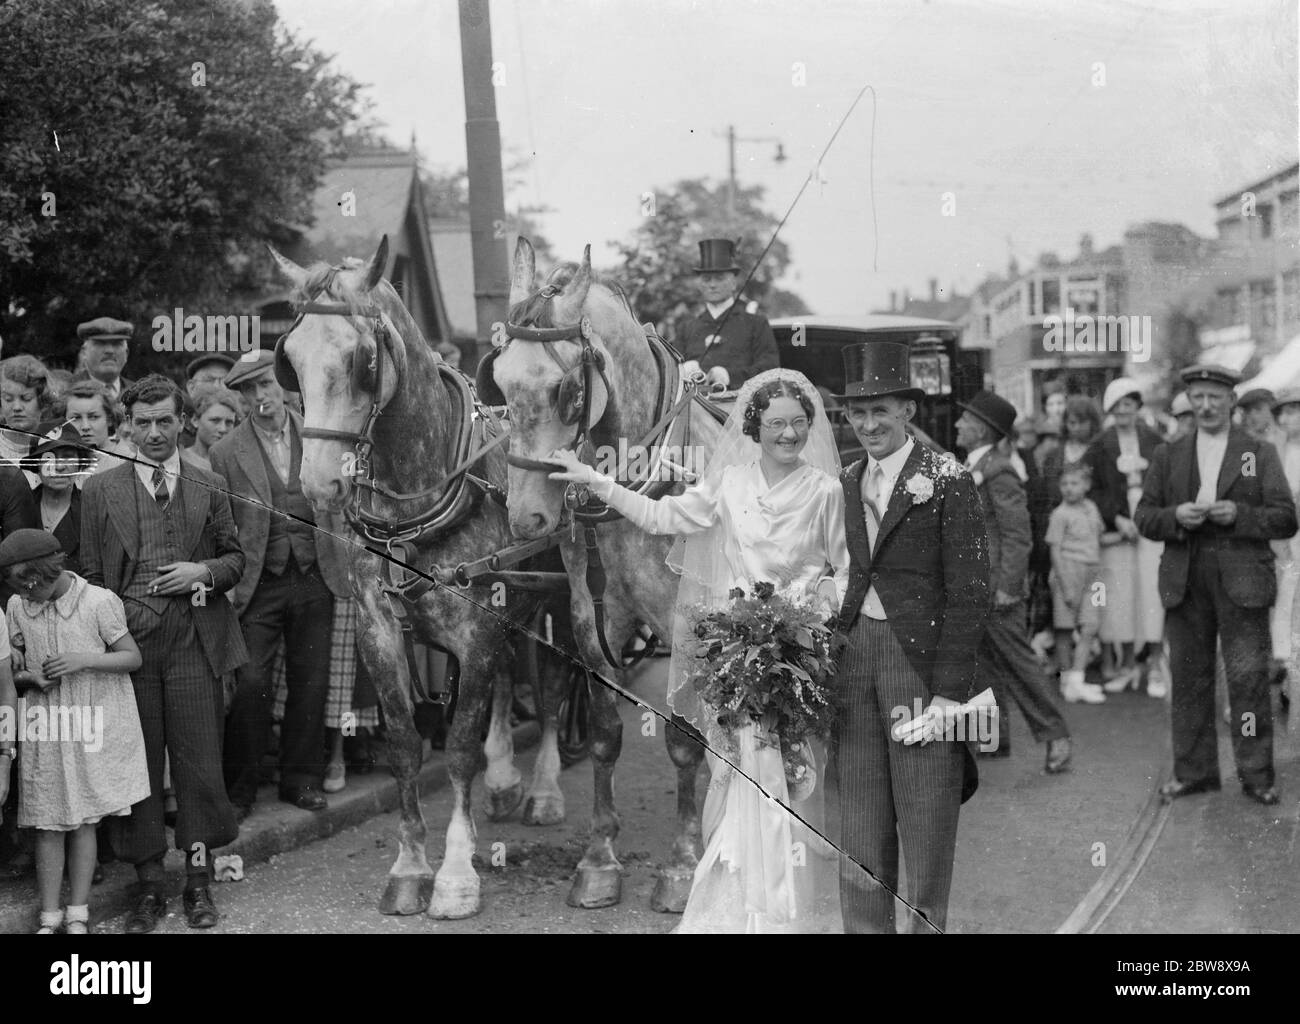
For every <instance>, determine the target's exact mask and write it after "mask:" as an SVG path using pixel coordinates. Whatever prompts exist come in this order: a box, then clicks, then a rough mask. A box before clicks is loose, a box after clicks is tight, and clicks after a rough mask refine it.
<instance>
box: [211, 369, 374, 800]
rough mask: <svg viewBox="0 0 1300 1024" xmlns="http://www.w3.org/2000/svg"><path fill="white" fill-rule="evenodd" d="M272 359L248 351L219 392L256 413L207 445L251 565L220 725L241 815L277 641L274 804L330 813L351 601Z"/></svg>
mask: <svg viewBox="0 0 1300 1024" xmlns="http://www.w3.org/2000/svg"><path fill="white" fill-rule="evenodd" d="M274 365H275V357H274V355H273V354H272V353H271V352H270V351H269V350H266V349H262V350H258V351H254V352H248V353H246V354H245V355H244V356H242V357H241V358H240V360H239V362H237V363H236V364H235V367H234V369H233V370H231V371H230V373H229V374H228V375H227V377H226V380H225V383H226V386H227V387H229V388H230V389H231V390H232V391H237V392H238V393H239V394H240V395H241V396H242V397H243V399H244V401H245V403H247V405H248V406H249V408H250V409H251V412H250V414H249V415H248V416H247V417H245V419H244V422H243V423H241V424H240V425H239V426H238V427H236V428H235V429H234V430H233V431H231V432H230V433H229V434H227V435H226V436H225V437H224V438H222V439H221V440H220V441H219V442H218V443H217V444H215V445H213V447H212V451H211V455H210V458H211V460H212V469H213V470H214V471H215V472H216V473H218V474H219V475H220V476H222V477H224V478H225V480H226V484H227V486H228V487H229V488H230V490H231V492H232V493H233V494H234V495H236V496H237V500H236V501H235V502H234V513H235V522H236V523H237V524H238V525H239V540H240V544H241V545H242V546H243V549H244V554H245V556H246V558H247V562H246V564H245V567H244V574H243V576H242V578H241V579H240V580H239V582H238V583H237V584H236V585H235V589H234V590H233V591H232V593H231V598H232V600H233V601H234V605H235V611H236V612H237V613H238V614H239V619H240V624H241V625H242V626H243V629H244V640H245V642H246V644H247V645H248V652H249V656H248V663H247V664H246V665H244V666H243V667H242V668H241V669H240V670H239V672H238V681H237V684H236V690H235V698H234V701H233V702H232V704H231V707H230V714H229V716H228V717H227V720H226V749H225V774H226V788H227V791H228V792H229V794H230V800H231V802H232V803H233V804H234V805H235V811H236V815H237V816H238V817H240V818H241V819H242V818H243V817H246V816H247V815H248V814H249V812H250V811H251V809H252V807H253V803H254V801H256V799H257V787H258V782H259V776H260V773H261V761H262V755H263V754H264V753H265V752H266V746H267V734H268V730H269V729H270V725H271V708H272V704H273V702H274V697H275V687H274V686H273V685H272V681H271V677H272V670H273V668H274V663H275V654H276V650H277V648H278V647H279V645H280V643H281V641H283V642H284V654H285V670H286V676H287V684H288V700H287V703H286V705H285V714H284V724H283V726H282V728H281V730H280V799H281V800H283V801H285V802H286V803H290V804H293V805H294V806H295V807H299V808H302V809H303V810H308V811H320V810H324V809H325V807H326V803H325V797H324V796H323V795H322V793H321V783H322V780H323V778H324V775H325V698H326V694H327V692H328V690H329V683H330V632H331V623H332V621H333V616H334V597H335V595H338V596H340V597H349V596H351V585H350V583H349V581H348V570H347V560H346V555H345V549H344V548H343V547H342V546H341V544H340V542H339V541H337V540H335V539H334V538H332V537H331V536H330V534H329V533H328V532H327V531H326V530H324V529H316V528H315V526H316V522H317V520H316V516H315V514H314V513H313V510H312V506H311V503H310V502H309V501H308V500H307V498H306V496H305V495H304V494H303V492H302V482H301V479H300V472H301V466H302V417H301V416H299V415H298V414H297V413H296V412H294V411H293V410H291V409H288V408H286V407H285V398H284V395H285V393H284V390H283V389H282V388H281V387H280V385H279V384H278V383H277V382H276V379H275V374H274V372H273V369H274Z"/></svg>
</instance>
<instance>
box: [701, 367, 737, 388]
mask: <svg viewBox="0 0 1300 1024" xmlns="http://www.w3.org/2000/svg"><path fill="white" fill-rule="evenodd" d="M704 376H705V379H706V380H708V381H710V382H712V383H714V384H721V385H722V386H723V387H724V388H729V387H731V374H729V373H728V372H727V368H726V367H725V366H710V367H709V372H708V373H706V374H705V375H704Z"/></svg>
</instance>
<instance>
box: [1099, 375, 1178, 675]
mask: <svg viewBox="0 0 1300 1024" xmlns="http://www.w3.org/2000/svg"><path fill="white" fill-rule="evenodd" d="M1102 406H1103V408H1104V410H1105V412H1106V414H1107V415H1108V416H1111V417H1112V418H1113V420H1114V423H1113V425H1112V426H1111V427H1109V428H1107V429H1106V430H1105V431H1104V432H1103V433H1102V435H1101V436H1100V437H1098V438H1097V439H1096V441H1094V442H1093V443H1092V445H1091V447H1089V449H1088V462H1089V463H1090V464H1091V465H1092V478H1093V487H1092V500H1093V501H1094V502H1095V503H1096V505H1097V509H1098V511H1100V512H1101V517H1102V519H1103V520H1104V521H1105V523H1106V529H1107V530H1116V531H1118V532H1119V535H1120V543H1119V544H1112V545H1108V546H1106V547H1103V548H1102V549H1101V564H1102V580H1103V582H1104V583H1105V584H1106V603H1105V604H1104V605H1102V608H1101V631H1100V632H1101V641H1102V645H1103V664H1102V675H1103V676H1104V677H1105V678H1106V682H1105V683H1103V684H1102V688H1103V689H1104V690H1105V691H1106V692H1107V693H1119V692H1122V691H1123V690H1125V689H1130V688H1131V689H1134V690H1141V689H1143V688H1144V687H1143V685H1142V684H1143V681H1144V680H1143V674H1144V673H1143V670H1142V669H1141V668H1139V667H1138V666H1137V663H1136V655H1137V654H1138V653H1139V652H1141V651H1142V650H1143V649H1144V648H1145V650H1146V660H1145V664H1144V667H1145V676H1146V679H1145V682H1146V687H1145V689H1146V691H1147V692H1148V693H1149V694H1150V695H1151V696H1152V697H1157V698H1161V697H1164V696H1166V695H1167V694H1168V692H1169V674H1168V670H1167V669H1166V667H1165V657H1164V644H1163V641H1164V635H1165V608H1164V604H1163V603H1162V602H1161V600H1160V583H1159V581H1160V558H1161V555H1163V553H1164V549H1165V546H1164V544H1162V543H1160V542H1159V541H1153V540H1148V539H1147V538H1145V537H1141V536H1139V535H1138V532H1137V527H1136V526H1135V525H1134V523H1133V512H1134V510H1136V508H1137V503H1138V500H1139V499H1140V498H1141V497H1142V479H1143V477H1144V476H1145V475H1146V471H1147V467H1148V466H1150V464H1151V456H1152V455H1153V454H1154V453H1155V450H1156V449H1157V448H1158V447H1160V445H1161V444H1163V443H1164V439H1163V438H1161V436H1160V435H1159V434H1157V433H1156V432H1155V431H1154V430H1152V429H1151V428H1150V427H1148V426H1147V425H1146V424H1145V423H1143V422H1142V421H1141V419H1139V417H1138V411H1139V410H1140V409H1141V408H1142V392H1141V389H1140V387H1139V385H1138V383H1137V381H1135V380H1133V379H1132V378H1129V377H1120V378H1118V379H1116V380H1113V381H1111V382H1110V384H1109V385H1107V387H1106V392H1105V395H1104V396H1103V399H1102ZM1115 644H1119V645H1120V652H1121V654H1120V656H1121V661H1120V663H1119V664H1116V663H1115V660H1114V656H1113V653H1112V652H1113V648H1114V645H1115ZM1107 655H1109V656H1107Z"/></svg>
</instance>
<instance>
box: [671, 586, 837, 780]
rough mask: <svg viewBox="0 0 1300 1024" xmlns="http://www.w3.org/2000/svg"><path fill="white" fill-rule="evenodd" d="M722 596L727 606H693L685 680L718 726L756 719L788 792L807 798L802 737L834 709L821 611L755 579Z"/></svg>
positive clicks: (808, 775) (813, 733) (809, 764)
mask: <svg viewBox="0 0 1300 1024" xmlns="http://www.w3.org/2000/svg"><path fill="white" fill-rule="evenodd" d="M728 596H729V598H730V605H729V606H728V607H726V608H717V607H710V606H706V605H701V606H698V607H696V608H695V609H693V613H694V614H693V623H694V627H693V633H694V636H695V640H696V641H697V643H696V648H695V652H694V654H695V657H694V660H693V662H692V663H691V666H690V668H689V669H688V670H687V678H686V681H687V682H688V683H690V684H691V686H693V687H694V689H695V692H696V693H697V694H698V695H699V698H700V700H701V701H703V702H704V703H705V704H707V705H709V706H710V707H711V708H715V709H717V712H718V718H717V721H718V724H719V725H720V726H722V727H723V728H724V729H726V730H728V731H735V730H736V729H738V728H740V727H742V726H744V725H746V724H747V723H749V722H754V723H756V724H757V725H758V727H759V729H760V730H761V732H762V734H764V735H765V736H767V737H768V738H769V740H768V742H771V743H774V744H779V745H780V748H781V759H782V762H783V764H784V766H785V776H786V781H787V783H788V784H789V787H790V790H791V798H792V799H794V800H802V799H805V798H806V797H807V796H808V795H809V794H810V793H811V792H812V790H813V787H814V786H815V785H816V777H817V776H816V770H815V768H814V767H813V761H812V748H811V747H810V746H809V743H808V741H809V740H810V739H813V738H814V737H825V736H826V735H828V734H829V732H830V728H831V723H832V722H833V720H834V716H835V708H834V705H833V703H832V699H831V693H830V688H829V682H830V677H831V674H832V673H833V672H834V671H835V664H834V662H833V661H832V660H831V656H830V640H831V631H830V629H829V628H828V627H827V625H826V617H825V615H824V614H821V613H819V612H818V611H817V610H816V609H815V608H812V607H809V606H806V605H802V604H797V603H795V602H794V601H791V600H790V599H789V598H787V597H784V596H782V595H780V594H777V593H776V589H775V587H773V585H772V584H771V583H755V584H754V593H753V595H752V596H750V595H746V593H745V592H744V591H743V590H741V589H740V588H739V587H737V588H735V589H733V590H732V591H731V593H730V594H729V595H728Z"/></svg>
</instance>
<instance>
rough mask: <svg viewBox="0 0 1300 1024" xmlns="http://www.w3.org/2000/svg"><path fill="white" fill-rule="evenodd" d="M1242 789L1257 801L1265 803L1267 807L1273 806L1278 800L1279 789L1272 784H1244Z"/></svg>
mask: <svg viewBox="0 0 1300 1024" xmlns="http://www.w3.org/2000/svg"><path fill="white" fill-rule="evenodd" d="M1241 791H1242V792H1243V793H1244V794H1246V796H1248V797H1250V798H1251V799H1252V800H1254V801H1255V803H1257V804H1263V805H1264V806H1265V807H1272V806H1273V805H1274V804H1275V803H1277V801H1278V796H1277V790H1276V789H1274V788H1273V787H1272V786H1246V785H1243V786H1242V787H1241Z"/></svg>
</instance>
